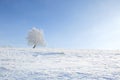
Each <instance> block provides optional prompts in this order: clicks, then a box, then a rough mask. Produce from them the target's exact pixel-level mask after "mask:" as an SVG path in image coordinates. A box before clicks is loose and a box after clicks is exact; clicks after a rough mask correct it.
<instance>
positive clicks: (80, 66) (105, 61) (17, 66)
mask: <svg viewBox="0 0 120 80" xmlns="http://www.w3.org/2000/svg"><path fill="white" fill-rule="evenodd" d="M0 80H120V50H65V49H15V48H0Z"/></svg>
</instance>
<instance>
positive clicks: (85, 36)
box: [0, 0, 120, 49]
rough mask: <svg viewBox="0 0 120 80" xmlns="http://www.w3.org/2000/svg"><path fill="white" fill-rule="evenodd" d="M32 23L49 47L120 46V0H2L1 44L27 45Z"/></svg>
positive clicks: (99, 47) (100, 47)
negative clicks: (38, 29) (40, 30)
mask: <svg viewBox="0 0 120 80" xmlns="http://www.w3.org/2000/svg"><path fill="white" fill-rule="evenodd" d="M32 27H37V28H40V29H43V30H44V36H45V39H46V42H47V47H50V48H71V49H72V48H74V49H120V0H0V45H11V46H14V47H28V46H27V41H26V37H27V32H28V30H29V29H31V28H32Z"/></svg>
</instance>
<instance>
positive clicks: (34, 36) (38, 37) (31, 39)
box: [27, 27, 46, 48]
mask: <svg viewBox="0 0 120 80" xmlns="http://www.w3.org/2000/svg"><path fill="white" fill-rule="evenodd" d="M27 40H28V44H29V45H32V46H33V48H35V47H36V46H38V45H40V46H46V44H45V40H44V37H43V31H42V30H40V29H37V28H35V27H34V28H32V29H31V30H30V31H29V32H28V36H27Z"/></svg>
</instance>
